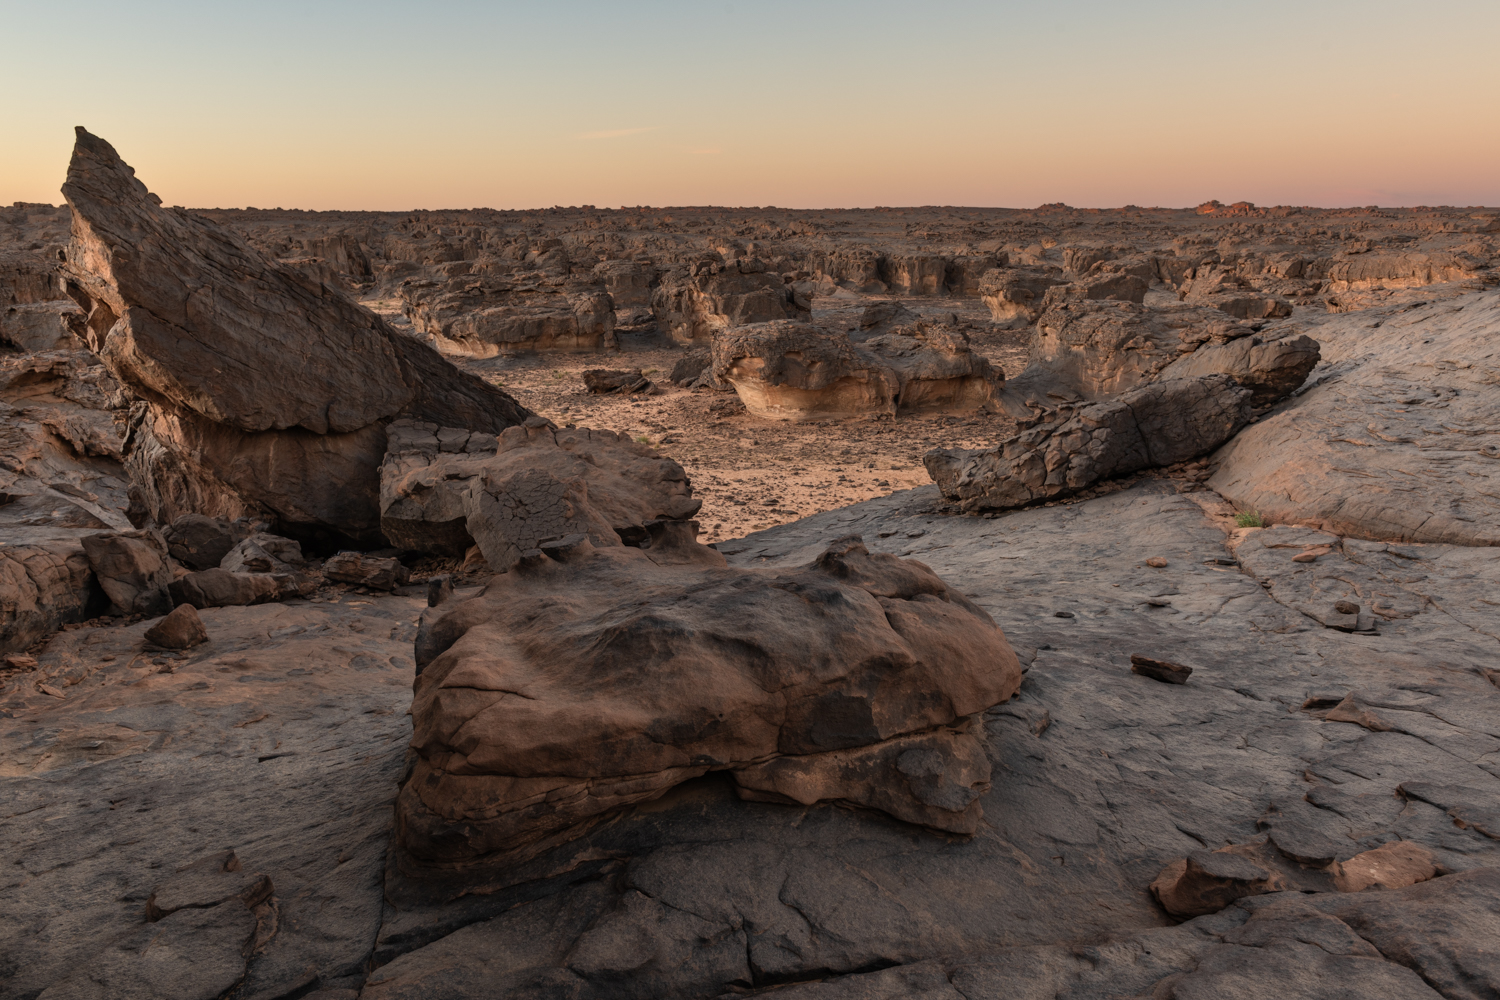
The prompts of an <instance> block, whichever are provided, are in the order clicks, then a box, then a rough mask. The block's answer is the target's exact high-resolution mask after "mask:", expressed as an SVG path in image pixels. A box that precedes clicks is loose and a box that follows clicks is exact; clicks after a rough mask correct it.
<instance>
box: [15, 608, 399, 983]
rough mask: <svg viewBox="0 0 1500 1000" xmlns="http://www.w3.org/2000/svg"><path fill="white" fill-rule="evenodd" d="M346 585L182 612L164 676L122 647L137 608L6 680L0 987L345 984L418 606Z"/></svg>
mask: <svg viewBox="0 0 1500 1000" xmlns="http://www.w3.org/2000/svg"><path fill="white" fill-rule="evenodd" d="M359 600H360V601H361V602H362V603H361V604H360V605H359V606H355V607H348V606H345V605H340V604H324V605H309V604H302V605H300V606H297V607H292V606H283V605H275V604H273V605H263V606H260V607H255V608H220V609H213V610H208V611H204V612H203V613H202V617H203V621H204V622H205V624H206V625H207V627H208V630H209V632H210V635H211V638H210V640H209V641H208V642H206V643H203V644H201V645H199V646H196V647H194V648H193V649H192V650H191V651H189V652H188V653H186V654H183V655H181V656H179V657H176V658H173V657H171V656H170V655H169V657H168V662H169V663H170V664H171V665H172V672H163V671H162V670H161V668H160V667H159V666H157V665H156V664H154V663H152V662H151V657H149V656H141V655H139V654H140V650H141V644H142V640H143V638H144V633H145V632H146V630H147V626H148V624H149V623H144V622H143V623H141V624H139V625H135V626H132V627H130V628H102V629H80V630H77V631H70V632H64V633H62V634H60V635H58V636H57V637H56V638H54V639H53V640H52V642H51V643H50V644H49V645H48V647H47V648H46V650H45V651H44V652H42V653H41V654H40V656H39V657H38V659H39V660H40V661H41V663H40V666H39V668H38V670H37V671H36V672H35V673H33V674H29V675H20V676H11V677H8V678H7V679H6V681H5V687H4V688H3V690H0V706H3V709H4V710H3V712H0V748H3V749H0V787H3V792H0V800H3V801H4V802H5V806H4V808H3V809H0V837H3V839H4V842H5V844H6V847H7V867H8V868H10V872H9V874H8V877H7V878H6V879H5V880H4V881H3V883H0V899H3V901H4V906H3V909H0V970H3V972H0V996H3V997H5V998H6V1000H20V998H25V997H36V996H37V995H38V993H41V992H42V991H43V990H48V992H47V993H46V994H44V995H47V996H49V997H50V996H68V997H73V996H86V997H97V998H106V997H107V998H109V1000H137V998H139V1000H160V998H162V997H170V996H177V997H200V996H201V997H206V998H211V997H218V996H220V995H222V994H223V993H224V991H225V990H228V989H229V988H230V987H235V989H236V994H235V995H237V996H241V997H245V998H255V1000H272V998H275V997H282V996H285V995H287V994H291V995H294V996H295V995H298V994H299V993H300V994H304V995H305V994H306V993H308V992H310V991H315V990H316V989H318V988H320V987H321V988H328V989H331V988H336V987H339V986H347V985H351V984H352V985H355V986H357V985H358V984H359V982H361V981H362V979H363V977H364V970H365V963H366V961H367V959H368V956H369V954H370V949H371V945H372V943H373V941H374V938H375V934H376V931H377V929H378V928H379V925H380V921H381V911H382V907H383V902H382V898H381V897H382V889H381V884H382V876H383V869H384V863H385V854H386V845H387V842H388V840H389V835H390V825H391V800H392V795H393V794H394V792H395V790H396V784H395V782H396V780H397V779H398V778H399V777H400V774H401V767H402V755H403V754H404V752H405V743H406V740H407V738H408V737H409V734H410V725H409V723H408V721H407V719H406V717H405V715H404V714H403V713H404V712H405V710H406V706H407V704H408V703H409V701H410V687H409V685H410V682H411V671H412V662H411V635H412V631H413V629H412V625H411V622H412V620H413V619H414V618H415V617H416V614H417V612H418V611H419V610H420V609H421V603H422V602H421V601H419V600H415V599H411V598H401V597H389V596H377V597H364V598H360V599H359ZM39 677H40V678H44V679H45V682H47V683H49V684H51V685H55V686H56V687H58V688H59V689H61V690H63V691H65V692H66V694H67V697H66V699H65V700H59V699H57V698H52V697H49V696H47V695H45V694H42V693H40V692H38V691H37V689H36V683H37V679H38V678H39ZM64 830H66V833H65V834H60V831H64ZM227 846H228V847H232V849H233V854H234V859H235V860H236V861H237V862H238V866H239V870H238V871H223V870H222V869H223V868H224V867H225V865H226V864H228V862H227V861H225V860H224V859H225V855H224V854H223V853H221V852H224V851H225V850H226V847H227ZM206 856H209V857H206ZM200 859H201V860H202V864H197V865H195V864H194V863H196V862H199V861H200ZM184 866H188V870H186V871H179V869H183V868H184ZM215 867H217V868H219V869H220V870H219V871H217V872H215V871H213V869H214V868H215ZM267 890H270V891H271V893H272V896H271V898H270V899H266V900H262V899H261V896H262V894H263V893H264V892H266V891H267ZM153 894H154V900H153ZM221 900H222V902H221ZM247 904H248V905H250V906H254V907H255V909H254V910H252V909H249V908H247ZM148 909H154V910H156V911H158V912H160V911H164V910H170V911H172V912H168V913H166V914H165V915H164V916H163V917H162V918H161V919H157V920H155V921H154V922H153V921H150V920H148ZM349 977H354V978H353V979H352V980H351V979H350V978H349ZM65 983H66V984H67V985H66V986H65V985H64V984H65Z"/></svg>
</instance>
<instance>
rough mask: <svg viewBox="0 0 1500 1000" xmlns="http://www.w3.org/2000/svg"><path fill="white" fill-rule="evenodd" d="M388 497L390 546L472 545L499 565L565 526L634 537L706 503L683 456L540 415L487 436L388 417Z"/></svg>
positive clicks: (597, 535) (450, 548) (614, 537)
mask: <svg viewBox="0 0 1500 1000" xmlns="http://www.w3.org/2000/svg"><path fill="white" fill-rule="evenodd" d="M381 502H382V517H381V525H382V527H383V529H384V531H385V533H386V535H387V536H388V537H389V538H390V539H391V541H392V542H393V543H394V544H395V545H397V546H399V547H401V548H405V549H410V550H414V551H420V552H435V553H442V554H446V555H452V556H461V555H463V554H464V553H465V552H467V551H468V549H469V548H470V547H471V546H474V545H476V544H477V545H478V547H479V549H480V551H481V552H482V553H483V555H484V559H485V562H486V563H488V564H489V568H490V570H491V571H493V572H496V573H503V572H505V571H506V570H507V569H508V568H510V567H511V566H512V565H514V564H515V562H516V561H517V560H518V559H520V558H521V556H522V554H523V553H525V552H527V551H529V550H532V549H536V548H538V547H539V546H540V545H541V544H542V543H543V542H546V541H549V540H553V539H558V538H563V537H565V536H568V535H573V534H583V535H585V536H587V537H588V538H589V539H590V540H591V541H592V542H593V544H594V545H596V546H607V545H620V544H625V543H632V544H635V543H639V542H640V541H642V540H644V539H645V537H646V530H647V526H648V525H649V524H651V523H652V522H654V521H658V520H662V519H681V518H687V517H692V516H693V515H694V514H696V513H697V512H698V508H699V507H701V506H702V501H701V500H696V499H694V498H693V496H692V485H691V484H690V483H689V482H688V479H687V474H686V473H684V472H683V471H682V466H680V465H678V464H677V463H676V462H674V461H672V460H671V459H668V458H662V457H661V456H659V455H657V454H656V452H655V451H654V450H653V449H651V448H650V447H649V446H647V445H643V444H640V443H639V442H636V441H632V440H631V439H630V437H629V436H628V435H617V434H614V433H612V432H610V431H602V430H589V429H588V428H578V429H568V430H558V429H557V428H555V427H553V426H551V425H550V424H548V423H547V422H546V421H544V420H542V419H540V418H532V420H531V421H529V422H528V423H527V424H526V425H525V426H524V427H517V428H511V429H510V430H507V431H506V432H504V433H502V434H501V435H500V437H499V439H498V440H497V439H495V438H493V437H489V436H484V438H483V440H480V441H475V440H474V439H473V438H468V439H467V440H462V439H459V438H457V437H454V436H451V434H450V432H449V430H448V429H446V428H439V427H436V426H433V425H431V424H419V423H414V422H408V421H398V422H396V423H393V424H392V425H391V427H390V429H389V445H388V450H387V454H386V460H385V465H384V466H383V467H382V470H381Z"/></svg>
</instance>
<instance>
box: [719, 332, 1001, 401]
mask: <svg viewBox="0 0 1500 1000" xmlns="http://www.w3.org/2000/svg"><path fill="white" fill-rule="evenodd" d="M879 328H880V327H879V326H878V325H872V327H871V328H869V329H867V330H862V331H856V332H855V333H854V334H845V333H833V332H830V331H827V330H823V329H821V328H818V327H815V326H812V325H811V324H808V323H802V322H798V321H795V320H783V321H780V322H774V323H757V324H753V325H751V326H746V327H740V328H738V329H734V330H729V331H726V332H724V333H722V334H720V335H718V336H716V337H715V338H714V348H713V351H714V353H713V369H712V372H713V375H714V376H715V377H717V378H719V379H722V380H724V381H725V382H728V383H729V384H731V385H733V386H734V388H735V391H736V392H737V393H738V394H739V397H740V400H741V401H742V402H743V403H744V404H745V407H746V409H748V410H750V412H751V413H754V414H756V415H758V416H763V417H768V418H770V419H773V420H807V419H814V418H817V417H851V416H868V415H875V414H882V413H886V414H896V413H920V412H972V411H974V410H979V409H983V408H985V407H987V406H990V405H991V404H992V403H993V401H994V397H995V392H996V387H997V385H998V384H999V383H1000V382H1002V381H1003V380H1004V377H1005V376H1004V375H1003V373H1001V372H999V371H998V370H996V369H995V368H993V367H992V366H991V365H990V363H989V362H988V361H987V360H986V359H985V358H984V357H983V356H981V355H979V354H976V353H974V352H973V351H971V350H970V349H969V342H968V339H967V338H966V337H965V336H964V335H963V334H962V333H961V332H959V331H957V330H955V329H952V328H949V327H945V326H943V325H941V324H937V323H932V322H929V321H919V322H915V323H908V324H905V325H900V326H894V327H890V328H889V329H888V331H887V332H883V333H877V332H876V331H877V329H879ZM871 334H873V335H871ZM856 338H858V339H856Z"/></svg>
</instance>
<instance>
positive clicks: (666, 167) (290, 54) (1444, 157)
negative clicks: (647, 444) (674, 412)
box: [0, 0, 1500, 211]
mask: <svg viewBox="0 0 1500 1000" xmlns="http://www.w3.org/2000/svg"><path fill="white" fill-rule="evenodd" d="M64 11H65V12H64ZM0 37H4V39H5V45H4V51H5V58H4V59H3V60H0V204H9V203H10V202H13V201H33V202H50V203H53V204H59V203H61V200H62V199H61V195H60V194H59V193H58V188H59V187H60V186H61V184H62V180H63V176H64V173H65V171H66V168H67V160H68V156H69V153H70V151H71V148H72V141H73V132H72V128H73V126H74V125H83V126H85V127H87V128H88V129H89V131H91V132H93V133H95V134H96V135H100V136H102V137H104V138H105V139H107V140H109V141H110V142H111V143H112V144H113V145H114V146H115V148H116V149H118V150H119V151H120V154H121V155H122V156H123V157H124V158H125V160H126V161H127V162H129V163H130V164H131V165H132V166H134V167H135V168H136V172H137V176H139V177H140V178H141V179H142V180H144V181H145V182H146V184H147V186H148V187H150V188H151V189H152V190H153V191H155V192H156V193H157V194H159V195H160V196H161V197H162V198H163V200H164V201H165V202H166V203H167V204H173V205H186V206H189V207H197V208H214V207H223V208H229V207H245V206H257V207H262V208H272V207H276V208H306V209H320V210H326V209H371V210H392V211H405V210H409V209H416V208H430V209H439V208H473V207H491V208H501V209H511V208H543V207H551V206H554V205H566V206H571V205H585V204H587V205H594V206H597V207H601V208H603V207H619V206H634V205H656V206H663V205H732V206H767V205H775V206H779V207H785V208H825V207H826V208H848V207H869V206H875V205H890V206H898V205H968V206H992V207H1013V208H1026V207H1034V206H1036V205H1040V204H1043V203H1047V202H1056V201H1062V202H1066V203H1068V204H1070V205H1075V206H1088V207H1118V206H1122V205H1126V204H1135V205H1142V206H1152V205H1161V206H1191V205H1196V204H1199V203H1200V202H1203V201H1206V200H1208V199H1211V198H1217V199H1219V200H1220V201H1224V202H1231V201H1239V200H1248V201H1252V202H1255V203H1256V204H1261V205H1274V204H1294V205H1322V206H1329V207H1335V206H1347V205H1371V204H1375V205H1388V206H1399V205H1419V204H1428V205H1438V204H1449V205H1489V206H1495V205H1500V71H1497V69H1496V65H1497V64H1496V58H1495V54H1494V43H1495V39H1496V38H1500V3H1497V2H1496V0H1452V2H1443V0H1434V2H1429V3H1426V4H1416V3H1411V2H1410V0H1403V2H1399V3H1397V2H1387V0H1358V2H1348V0H1300V2H1284V0H1265V2H1258V3H1217V4H1215V3H1203V2H1201V0H1198V2H1191V3H1190V2H1186V0H1136V2H1121V0H1030V2H1026V3H1015V2H1009V0H1005V2H990V3H973V2H967V0H949V2H946V3H943V4H918V3H911V2H905V3H899V4H898V3H888V2H884V0H864V2H858V3H845V2H817V0H802V2H780V0H761V2H754V3H752V2H747V0H697V2H645V0H642V2H635V3H631V2H624V0H616V2H612V3H592V2H589V3H585V2H565V0H551V2H546V3H541V2H538V3H501V2H491V3H479V2H467V0H447V2H443V3H428V4H413V3H392V2H387V0H365V2H361V3H345V2H336V0H301V2H296V3H287V2H282V0H260V2H257V3H254V4H250V3H237V4H230V3H224V2H217V0H197V2H194V3H179V2H157V3H146V2H130V0H109V2H95V0H71V2H70V3H69V4H68V5H67V7H66V8H65V9H64V8H53V7H51V6H50V5H47V4H41V3H37V2H35V0H26V2H21V0H0Z"/></svg>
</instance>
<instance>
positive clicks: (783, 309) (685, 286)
mask: <svg viewBox="0 0 1500 1000" xmlns="http://www.w3.org/2000/svg"><path fill="white" fill-rule="evenodd" d="M651 309H652V311H653V312H654V313H655V314H656V321H657V323H658V324H659V326H660V327H661V329H662V331H663V332H665V333H666V334H667V335H668V336H670V337H671V338H672V339H673V340H674V341H676V342H677V343H679V344H695V343H707V342H708V341H710V340H712V339H713V337H714V335H715V334H717V333H718V332H720V331H723V330H727V329H730V328H731V327H737V326H745V325H748V324H751V323H766V322H770V321H773V320H781V319H796V318H798V317H805V316H806V314H807V309H806V307H805V306H801V305H799V304H798V303H797V302H796V301H795V300H794V299H793V296H792V290H791V288H790V287H789V286H788V285H787V283H786V281H785V280H784V279H783V278H782V277H781V276H780V275H779V274H775V273H772V272H769V271H767V270H766V265H765V264H764V262H760V261H756V260H741V261H736V262H733V263H730V264H724V265H714V264H694V265H692V266H691V267H688V268H685V269H681V270H678V271H674V272H671V273H669V274H665V275H663V276H662V278H661V284H660V285H659V286H658V287H657V288H656V290H655V291H653V292H652V293H651Z"/></svg>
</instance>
